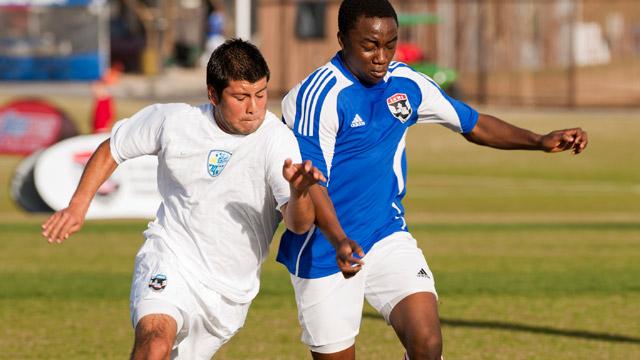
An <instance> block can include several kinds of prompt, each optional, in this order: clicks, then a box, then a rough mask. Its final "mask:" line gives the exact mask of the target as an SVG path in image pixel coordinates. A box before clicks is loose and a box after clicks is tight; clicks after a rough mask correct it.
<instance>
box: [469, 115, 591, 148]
mask: <svg viewBox="0 0 640 360" xmlns="http://www.w3.org/2000/svg"><path fill="white" fill-rule="evenodd" d="M464 137H465V138H466V139H467V140H469V141H470V142H472V143H474V144H478V145H485V146H490V147H493V148H497V149H505V150H543V151H546V152H561V151H566V150H571V151H572V152H573V153H574V154H579V153H581V152H582V151H584V149H585V148H586V147H587V143H588V138H587V132H586V131H584V130H582V129H581V128H572V129H564V130H555V131H552V132H550V133H548V134H546V135H540V134H536V133H534V132H532V131H529V130H526V129H522V128H519V127H517V126H514V125H511V124H509V123H507V122H505V121H502V120H500V119H498V118H496V117H494V116H491V115H486V114H479V115H478V122H477V124H476V126H475V127H474V128H473V130H472V131H471V132H469V133H467V134H464Z"/></svg>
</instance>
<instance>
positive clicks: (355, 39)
mask: <svg viewBox="0 0 640 360" xmlns="http://www.w3.org/2000/svg"><path fill="white" fill-rule="evenodd" d="M338 42H340V47H341V48H342V57H343V60H344V62H345V64H346V65H347V68H348V69H349V71H351V73H352V74H353V75H355V76H356V77H357V78H358V80H360V81H361V82H362V83H364V84H367V85H373V84H376V83H377V82H379V81H380V80H382V79H383V78H384V76H385V74H386V73H387V68H388V67H389V63H390V62H391V59H393V56H394V55H395V53H396V44H397V42H398V25H397V24H396V21H395V20H394V19H393V18H391V17H384V18H378V17H373V18H370V17H364V16H361V17H359V18H358V19H357V20H356V24H355V26H354V28H353V29H351V30H350V31H349V32H348V33H347V34H342V33H338Z"/></svg>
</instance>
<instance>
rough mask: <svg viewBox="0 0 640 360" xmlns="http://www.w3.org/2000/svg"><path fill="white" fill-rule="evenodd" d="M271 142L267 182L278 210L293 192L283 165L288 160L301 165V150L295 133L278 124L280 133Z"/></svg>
mask: <svg viewBox="0 0 640 360" xmlns="http://www.w3.org/2000/svg"><path fill="white" fill-rule="evenodd" d="M275 135H276V136H274V137H273V138H272V140H271V144H270V147H269V152H268V154H267V156H268V158H267V181H268V183H269V187H270V188H271V191H272V192H273V196H274V197H275V199H276V202H277V209H278V210H279V209H280V208H281V207H282V205H284V204H286V203H287V202H288V201H289V197H290V196H291V191H290V189H289V182H288V181H287V180H286V179H285V178H284V176H283V175H282V165H283V164H284V161H285V160H286V159H291V160H292V161H293V163H294V164H297V163H301V162H302V158H301V157H300V150H298V144H297V142H296V139H295V137H294V136H293V133H292V132H291V131H290V130H289V129H287V128H286V127H284V126H282V125H281V124H278V131H277V132H276V134H275Z"/></svg>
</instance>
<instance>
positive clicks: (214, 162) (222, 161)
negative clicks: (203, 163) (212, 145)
mask: <svg viewBox="0 0 640 360" xmlns="http://www.w3.org/2000/svg"><path fill="white" fill-rule="evenodd" d="M229 159H231V153H228V152H226V151H224V150H211V151H209V158H208V159H207V171H208V172H209V175H211V176H212V177H216V176H218V175H220V173H222V170H224V167H225V166H227V163H228V162H229Z"/></svg>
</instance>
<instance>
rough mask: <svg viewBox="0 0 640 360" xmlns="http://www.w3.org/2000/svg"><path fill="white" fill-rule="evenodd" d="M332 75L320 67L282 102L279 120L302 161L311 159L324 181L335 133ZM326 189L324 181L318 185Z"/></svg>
mask: <svg viewBox="0 0 640 360" xmlns="http://www.w3.org/2000/svg"><path fill="white" fill-rule="evenodd" d="M336 83H337V81H336V76H335V74H334V72H333V71H332V70H331V69H329V68H320V69H318V70H316V71H315V72H314V73H313V74H311V75H310V76H309V77H308V78H307V79H305V80H304V81H303V82H302V83H300V84H298V85H297V86H296V87H295V88H293V89H292V90H291V91H290V92H289V93H288V94H287V95H286V96H285V98H284V99H283V101H282V121H283V122H284V123H285V124H286V125H287V126H288V127H289V128H290V129H291V130H292V131H293V133H294V135H295V138H296V140H297V143H298V147H299V149H300V154H301V156H302V158H303V159H304V160H311V161H312V162H313V165H314V166H315V167H317V168H318V170H320V171H321V172H322V173H323V174H324V176H325V177H326V178H327V180H328V181H330V179H331V166H332V163H333V156H334V150H335V144H336V136H337V133H338V130H339V122H340V119H339V116H338V111H337V94H338V92H339V90H340V88H339V87H337V86H336ZM318 184H320V185H322V186H328V182H319V183H318Z"/></svg>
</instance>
